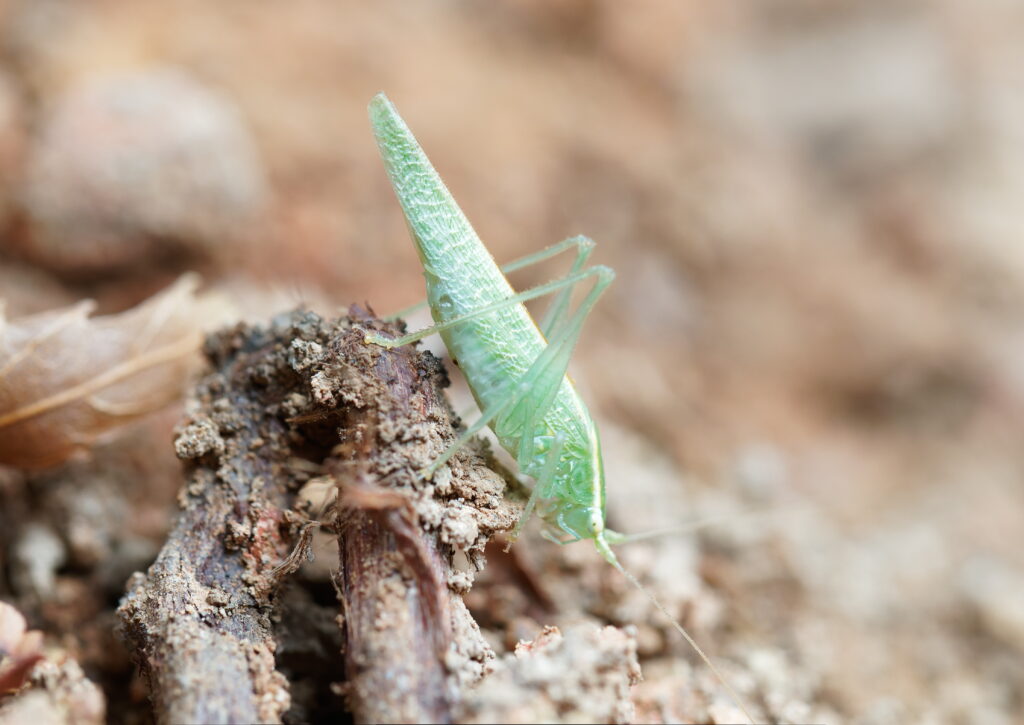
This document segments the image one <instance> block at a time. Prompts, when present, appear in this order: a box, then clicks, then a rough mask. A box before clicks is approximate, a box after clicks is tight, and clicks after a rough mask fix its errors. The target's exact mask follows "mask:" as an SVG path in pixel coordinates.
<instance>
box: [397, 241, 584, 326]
mask: <svg viewBox="0 0 1024 725" xmlns="http://www.w3.org/2000/svg"><path fill="white" fill-rule="evenodd" d="M595 246H597V245H596V244H595V243H594V240H593V239H591V238H590V237H585V236H583V235H582V234H578V235H576V236H575V237H569V238H568V239H563V240H562V241H560V242H559V243H558V244H552V245H551V246H550V247H545V248H544V249H542V250H540V251H539V252H533V253H532V254H527V255H526V256H525V257H520V258H519V259H513V260H512V261H511V262H508V263H507V264H504V265H502V267H501V273H502V274H505V275H507V274H511V273H512V272H515V271H516V270H520V269H526V268H527V267H532V266H534V265H535V264H539V263H540V262H543V261H544V260H546V259H551V257H554V256H556V255H558V254H561V253H562V252H564V251H565V250H566V249H569V248H570V247H576V261H575V262H574V264H573V267H572V271H573V272H578V271H579V270H581V269H583V265H584V264H585V263H586V261H587V258H588V257H589V256H590V252H591V251H592V250H593V249H594V247H595ZM426 306H427V301H426V300H423V301H422V302H417V303H416V304H414V305H410V306H409V307H404V308H402V309H401V310H399V311H398V312H395V313H394V314H391V315H388V316H387V317H384V318H382V319H384V320H386V321H388V322H392V321H394V320H397V319H399V318H401V317H405V316H406V315H408V314H410V313H412V312H416V311H417V310H422V309H423V308H424V307H426ZM550 314H551V312H550V311H549V312H548V313H547V314H546V315H545V318H544V319H545V321H547V316H548V315H550ZM541 332H543V333H544V336H545V337H547V333H548V331H547V329H546V328H545V327H544V326H543V325H542V326H541Z"/></svg>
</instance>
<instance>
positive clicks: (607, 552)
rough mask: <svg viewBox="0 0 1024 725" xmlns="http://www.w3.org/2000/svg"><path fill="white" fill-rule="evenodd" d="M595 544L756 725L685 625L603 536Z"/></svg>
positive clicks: (751, 722) (730, 686) (596, 539)
mask: <svg viewBox="0 0 1024 725" xmlns="http://www.w3.org/2000/svg"><path fill="white" fill-rule="evenodd" d="M594 544H595V546H597V550H598V552H600V554H601V556H603V557H604V558H605V560H606V561H607V562H608V563H609V564H611V565H612V566H614V567H615V568H616V569H618V570H619V573H621V574H622V576H624V577H626V579H628V580H629V583H630V584H632V585H633V586H635V587H636V588H637V589H639V590H640V591H641V592H643V594H644V596H646V597H647V598H648V599H650V600H651V603H652V604H653V605H654V606H655V607H657V608H658V611H659V612H661V613H662V614H663V615H665V618H666V619H668V621H669V622H671V623H672V626H673V627H675V628H676V631H678V632H679V634H681V635H683V639H685V640H686V641H687V643H688V644H689V645H690V646H691V647H693V651H694V652H696V653H697V654H698V655H699V656H700V658H701V659H702V660H704V664H706V665H707V666H708V669H709V670H711V672H712V673H713V674H714V675H715V677H717V678H718V681H719V682H721V683H722V685H723V686H724V687H725V689H726V690H727V691H728V692H729V696H730V697H731V698H732V700H733V702H734V703H735V704H736V706H737V707H739V709H740V710H742V711H743V714H744V715H746V716H747V720H749V721H750V725H754V718H753V717H752V716H751V715H750V713H749V712H748V711H747V708H746V707H745V706H744V705H743V699H742V698H741V697H740V696H739V694H737V692H736V690H734V689H733V686H732V685H730V684H729V681H728V680H727V679H725V676H724V675H723V674H722V673H721V672H719V671H718V668H717V667H715V664H714V663H713V662H712V661H711V658H710V657H708V656H707V655H706V654H704V650H702V649H701V648H700V645H699V644H697V642H696V640H694V638H693V637H691V636H690V633H689V632H687V631H686V630H685V629H683V625H681V624H680V623H679V621H678V620H677V619H676V618H675V617H673V616H672V614H671V613H669V611H668V609H666V608H665V605H664V604H662V603H661V602H660V601H659V600H658V598H657V597H655V596H654V595H653V594H651V593H650V592H649V591H648V590H647V588H646V587H645V586H644V585H643V584H641V583H640V581H639V580H638V579H637V578H636V577H635V576H633V575H632V574H630V573H629V572H628V571H626V569H624V568H623V567H622V564H620V563H619V559H618V557H616V556H615V552H613V551H612V550H611V547H610V546H608V542H607V541H605V540H604V536H603V534H599V535H598V536H597V537H595V538H594Z"/></svg>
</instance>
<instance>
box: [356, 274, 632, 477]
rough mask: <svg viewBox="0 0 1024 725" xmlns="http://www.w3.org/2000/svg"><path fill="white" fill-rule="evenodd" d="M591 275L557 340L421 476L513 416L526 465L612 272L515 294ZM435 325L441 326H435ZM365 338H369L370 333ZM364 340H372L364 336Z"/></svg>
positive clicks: (508, 422)
mask: <svg viewBox="0 0 1024 725" xmlns="http://www.w3.org/2000/svg"><path fill="white" fill-rule="evenodd" d="M594 276H596V277H597V281H596V282H595V284H594V287H593V288H592V289H591V290H590V293H589V294H588V295H587V297H586V298H585V299H584V300H583V302H582V303H581V304H580V306H579V308H578V309H577V310H576V312H575V314H574V315H573V317H572V319H571V320H569V321H568V323H566V325H565V328H564V332H563V333H561V334H560V336H559V339H557V340H555V341H553V342H551V343H549V344H548V346H547V347H546V348H545V349H544V352H542V353H541V354H540V355H538V356H537V359H536V360H534V361H533V363H532V364H531V365H530V367H529V368H528V369H527V371H526V372H525V373H523V375H522V377H520V378H519V380H517V381H516V382H515V383H513V384H512V385H511V386H510V387H509V395H508V396H507V397H505V398H504V399H503V400H500V401H499V402H497V403H495V404H493V405H491V406H489V407H488V408H487V409H486V410H484V411H482V412H483V414H482V415H481V416H480V418H479V420H477V421H476V422H474V423H473V424H472V425H471V426H469V427H468V428H467V429H466V430H465V431H463V433H462V434H461V435H460V436H459V437H458V439H457V440H456V441H455V442H454V443H452V445H450V446H449V447H448V449H447V450H446V451H445V452H444V453H442V454H441V455H440V456H439V457H438V458H437V460H435V461H434V462H433V463H431V464H430V465H429V466H427V467H426V468H425V469H424V470H423V475H424V477H425V478H430V477H431V476H433V475H434V472H435V471H436V470H437V469H438V468H440V467H441V466H443V465H444V464H445V463H446V462H447V461H448V459H449V458H451V457H452V456H453V455H455V452H456V451H458V450H459V449H460V448H462V446H464V445H465V444H466V443H467V442H468V441H469V440H470V439H471V438H472V437H473V436H475V435H476V434H477V433H479V432H480V431H481V430H483V427H484V426H485V425H488V424H490V423H491V421H496V422H495V424H494V425H495V427H503V428H508V427H510V425H513V424H514V421H515V420H516V418H518V420H520V421H522V423H521V424H520V425H519V426H516V427H518V428H521V433H520V435H521V436H522V437H523V438H525V439H528V440H526V441H524V443H526V444H528V445H520V451H519V456H518V457H517V462H518V463H519V464H520V466H522V467H523V468H524V469H525V468H526V466H525V465H524V464H525V462H526V460H527V454H524V450H525V451H529V450H530V449H531V448H532V444H533V437H534V430H533V428H534V427H535V426H536V422H537V421H539V420H541V419H543V417H544V416H545V415H546V414H547V411H548V409H549V408H550V407H551V403H552V401H553V400H554V398H555V395H556V394H557V392H558V386H559V385H561V383H562V380H563V379H564V378H565V371H566V368H567V367H568V366H569V358H570V357H571V355H572V350H573V347H574V346H575V344H576V340H577V339H578V338H579V331H580V329H581V328H582V327H583V321H584V320H585V319H586V316H587V313H589V312H590V309H591V308H592V307H593V306H594V303H596V302H597V298H598V297H600V296H601V293H602V292H603V291H604V290H605V288H606V287H607V286H608V285H609V284H611V282H612V280H613V279H614V278H615V272H613V271H612V270H611V269H610V268H609V267H591V268H590V269H588V270H585V271H583V272H581V273H579V274H578V275H570V276H569V277H566V278H564V279H562V280H556V281H555V282H550V283H548V284H547V285H541V287H537V288H534V290H532V291H531V290H528V291H527V292H524V293H522V294H521V295H516V297H521V296H522V295H527V294H533V295H534V296H539V294H545V293H547V292H550V291H552V290H553V289H558V288H559V287H560V286H562V285H566V284H576V283H577V282H579V281H580V279H586V278H588V277H594ZM541 288H546V289H544V290H543V292H540V293H537V294H535V292H536V291H537V290H540V289H541ZM511 299H513V298H509V300H511ZM509 300H502V301H501V302H499V303H498V304H504V303H508V302H509ZM492 307H494V305H488V306H487V307H485V308H484V310H486V311H487V312H491V311H493V310H491V309H490V308H492ZM479 314H484V313H481V312H480V311H478V312H474V313H471V315H472V316H477V315H479ZM466 317H469V315H464V316H463V319H464V318H466ZM456 319H457V320H458V321H460V322H461V321H462V319H460V318H456ZM447 324H448V323H445V325H447ZM438 327H442V326H441V325H439V326H438ZM421 332H422V331H421ZM414 334H418V333H414ZM367 337H368V338H369V337H370V336H367ZM407 337H408V336H407ZM421 337H422V335H421ZM417 339H419V338H417ZM384 340H385V341H386V342H389V343H393V345H392V346H395V344H406V342H405V341H404V338H399V340H397V341H395V340H387V338H384ZM368 342H376V341H375V340H372V339H368ZM510 407H511V408H512V409H513V410H512V412H510V413H509V414H508V415H507V416H505V417H504V419H502V420H498V418H499V416H501V415H503V414H504V413H505V412H506V411H508V409H509V408H510Z"/></svg>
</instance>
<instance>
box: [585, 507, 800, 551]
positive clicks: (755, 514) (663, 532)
mask: <svg viewBox="0 0 1024 725" xmlns="http://www.w3.org/2000/svg"><path fill="white" fill-rule="evenodd" d="M796 510H799V509H796ZM793 511H794V509H793V508H786V509H778V508H771V509H763V510H754V511H739V512H732V513H724V514H712V515H710V516H704V517H702V518H699V519H695V520H693V521H688V522H686V523H684V524H677V525H675V526H667V527H665V528H662V529H654V530H652V531H644V532H641V533H639V534H620V533H618V532H617V531H611V530H610V529H605V531H604V533H605V538H606V540H607V542H608V544H609V545H610V546H621V545H622V544H632V543H633V542H634V541H647V540H648V539H657V538H661V537H662V536H671V535H674V534H689V533H693V532H695V531H700V530H701V529H705V528H709V527H711V526H717V525H718V524H725V523H730V524H731V523H733V522H735V521H736V520H737V519H755V520H756V519H759V518H767V517H769V516H779V515H782V514H791V513H793Z"/></svg>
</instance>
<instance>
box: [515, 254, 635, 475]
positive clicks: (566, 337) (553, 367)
mask: <svg viewBox="0 0 1024 725" xmlns="http://www.w3.org/2000/svg"><path fill="white" fill-rule="evenodd" d="M580 274H582V275H587V276H590V275H594V276H596V277H597V279H596V281H595V282H594V286H593V287H591V289H590V292H588V293H587V296H586V297H584V299H583V301H582V302H581V303H580V304H579V307H577V308H576V310H575V312H573V314H572V316H571V317H570V318H569V319H568V320H566V321H565V322H564V323H562V324H561V325H560V326H559V327H558V330H557V331H556V334H555V336H554V337H552V338H551V339H550V340H549V342H548V346H547V347H546V348H545V349H544V352H542V353H541V354H540V356H539V357H538V358H537V362H536V363H534V365H532V366H531V367H530V370H529V371H527V375H529V374H530V373H531V372H533V371H534V369H535V368H536V373H535V377H534V379H533V380H532V381H531V382H530V387H529V390H528V393H527V395H526V396H524V398H523V399H522V400H520V401H518V402H517V403H516V405H515V407H514V408H513V409H512V410H511V411H510V412H509V415H508V417H509V419H510V420H515V417H516V415H517V414H518V415H521V416H522V418H521V419H522V420H524V421H528V422H529V425H530V426H531V427H530V428H527V429H526V430H524V431H523V434H522V437H521V438H520V443H519V454H518V456H517V462H518V463H519V465H520V466H524V464H526V463H527V462H528V461H529V458H530V456H531V448H532V443H533V441H532V438H533V435H534V430H533V427H535V425H536V422H535V421H537V422H539V421H540V420H542V419H543V417H544V415H546V414H547V411H548V409H549V408H550V407H551V404H552V403H553V402H554V399H555V396H556V395H557V394H558V388H559V386H560V385H561V384H562V380H563V379H564V378H565V372H566V370H567V369H568V368H569V360H570V358H571V357H572V352H573V350H574V349H575V348H576V342H577V341H578V340H579V338H580V333H581V332H582V331H583V325H584V323H585V322H586V320H587V316H588V315H589V314H590V311H591V310H592V309H593V308H594V305H595V304H597V300H598V298H600V296H601V295H602V294H603V293H604V291H605V289H607V288H608V285H610V284H611V283H612V280H613V279H615V273H614V272H613V271H612V270H611V269H610V268H609V267H601V266H598V267H591V268H590V269H588V270H585V271H584V272H582V273H580ZM571 276H572V275H570V277H571ZM524 377H525V376H524Z"/></svg>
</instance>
